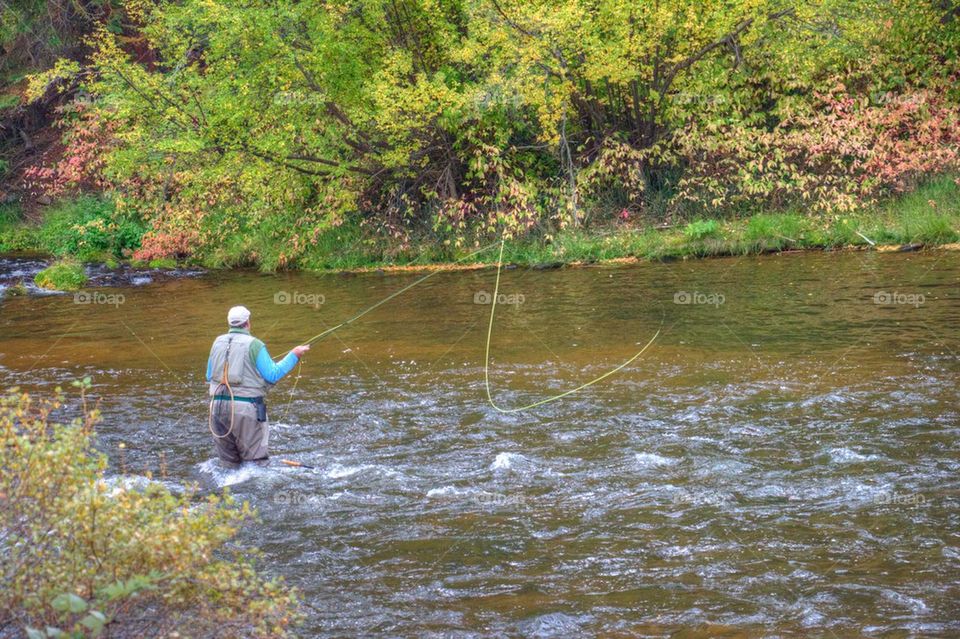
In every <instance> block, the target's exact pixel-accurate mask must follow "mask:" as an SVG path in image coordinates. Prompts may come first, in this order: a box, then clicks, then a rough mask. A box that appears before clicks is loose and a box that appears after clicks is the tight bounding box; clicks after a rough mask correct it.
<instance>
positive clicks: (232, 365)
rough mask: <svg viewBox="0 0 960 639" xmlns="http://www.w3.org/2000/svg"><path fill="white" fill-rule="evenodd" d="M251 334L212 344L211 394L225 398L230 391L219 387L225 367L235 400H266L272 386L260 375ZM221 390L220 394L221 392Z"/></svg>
mask: <svg viewBox="0 0 960 639" xmlns="http://www.w3.org/2000/svg"><path fill="white" fill-rule="evenodd" d="M257 341H259V340H257V338H256V337H253V336H252V335H250V334H249V333H240V332H237V333H227V334H225V335H221V336H220V337H218V338H217V339H215V340H214V341H213V347H212V348H211V349H210V371H211V381H210V394H211V395H214V394H217V393H218V392H219V393H220V394H223V395H227V394H229V391H228V390H227V389H226V388H224V387H222V386H220V384H221V383H222V381H223V374H224V364H226V365H227V366H226V371H227V381H229V382H230V388H231V389H233V394H234V396H235V397H263V395H264V393H266V392H267V389H268V388H270V386H271V385H270V384H268V383H267V380H265V379H263V376H262V375H260V373H259V371H257V365H256V362H255V361H254V360H253V353H252V350H253V349H252V348H251V346H252V345H253V344H254V342H257ZM218 389H219V390H218Z"/></svg>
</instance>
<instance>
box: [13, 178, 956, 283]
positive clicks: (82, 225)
mask: <svg viewBox="0 0 960 639" xmlns="http://www.w3.org/2000/svg"><path fill="white" fill-rule="evenodd" d="M107 207H108V205H107V204H104V203H103V201H102V200H98V199H95V198H89V197H88V198H86V199H85V200H76V201H73V202H68V203H64V204H62V205H61V206H59V207H54V208H53V209H52V211H51V212H50V213H48V214H47V215H46V216H44V218H43V220H42V221H41V222H39V223H33V224H29V223H23V222H21V221H19V220H18V219H17V218H16V216H15V215H12V214H11V213H10V211H9V209H8V210H7V211H6V215H5V216H4V217H0V250H2V251H8V252H9V251H24V250H32V251H42V252H44V253H45V254H47V255H49V256H50V257H51V258H59V259H66V260H68V261H73V262H94V263H100V264H105V265H106V266H108V267H116V266H118V265H120V264H121V263H128V264H131V265H133V266H140V267H154V268H158V267H159V268H170V267H174V266H176V265H177V262H176V261H173V260H169V259H167V260H152V261H149V262H146V261H139V262H138V261H136V260H130V259H128V258H124V257H122V255H124V254H129V253H130V248H131V247H133V246H135V245H136V242H137V239H138V236H137V233H138V229H137V228H136V226H135V224H133V223H130V224H127V225H126V226H123V227H116V228H112V229H110V228H105V227H104V225H103V224H102V223H101V220H100V218H99V217H98V216H102V217H103V218H107V217H109V216H110V215H112V212H111V211H110V210H108V208H107ZM139 232H140V233H142V232H143V231H142V230H140V231H139ZM958 241H960V179H958V178H956V177H954V176H945V177H940V178H937V179H933V180H931V181H929V182H927V183H926V184H923V185H922V186H920V187H919V188H917V189H916V190H915V191H913V192H911V193H908V194H905V195H902V196H900V197H897V198H891V199H890V200H888V201H886V202H883V203H881V204H879V205H877V206H875V207H871V208H866V209H863V210H860V211H855V212H850V213H848V214H841V215H833V216H823V215H808V214H805V213H804V212H801V211H781V212H771V213H756V214H753V215H749V216H744V217H731V218H727V219H713V218H700V219H693V220H690V221H686V222H683V223H678V224H674V225H670V226H663V225H661V226H657V225H654V224H652V223H644V222H631V221H629V220H628V221H626V222H624V223H622V224H619V225H616V226H606V227H598V228H590V229H578V230H568V231H562V232H559V233H557V234H556V235H549V234H546V233H539V234H531V235H530V236H527V237H524V238H520V239H517V240H509V241H507V243H506V245H505V247H504V253H503V260H504V263H507V264H512V265H516V266H521V267H534V268H550V267H559V266H566V265H589V264H604V263H629V262H636V261H646V260H674V259H689V258H700V257H714V256H731V255H751V254H761V253H772V252H782V251H794V250H841V249H843V250H878V251H895V250H916V249H918V248H921V247H923V248H929V247H944V248H947V249H951V248H956V244H957V243H958ZM486 242H488V243H489V246H488V248H487V249H486V250H482V251H479V252H477V251H478V249H479V248H480V247H482V246H483V243H481V242H480V241H477V242H475V243H474V245H472V246H463V247H459V248H456V247H454V245H453V244H454V243H453V242H452V241H451V239H450V238H443V237H440V236H436V235H432V236H430V237H422V238H420V239H415V240H409V241H407V242H406V243H404V244H398V243H395V242H387V241H385V240H377V239H375V238H369V237H366V236H365V234H364V231H363V230H362V229H361V227H360V225H359V224H351V223H345V224H343V225H341V226H339V227H336V228H332V229H330V230H328V231H327V232H326V233H323V234H321V235H319V236H318V238H317V241H316V242H315V243H314V244H313V245H312V246H311V248H310V250H309V251H307V252H306V253H305V255H304V256H303V257H302V258H300V259H299V260H298V261H297V263H296V264H292V265H291V264H286V265H284V266H281V265H280V263H279V262H278V260H277V259H276V258H275V257H273V256H275V255H276V254H277V253H278V251H281V250H282V246H280V247H278V246H276V244H277V243H276V242H275V241H274V242H273V244H271V243H270V242H269V241H268V240H267V239H265V238H259V237H253V238H252V239H250V240H249V241H247V242H245V243H243V244H242V246H241V245H237V246H235V247H230V246H223V247H218V248H217V249H216V250H214V251H211V252H209V253H206V254H202V255H196V256H193V257H191V258H188V259H185V260H183V261H182V262H181V265H188V266H202V267H205V268H214V269H222V268H237V267H255V268H258V269H260V270H263V271H275V270H303V271H312V272H331V271H333V272H343V271H350V272H367V271H383V272H388V271H389V272H402V271H411V270H424V269H441V270H467V269H476V268H484V267H488V266H492V265H495V264H496V263H497V258H498V255H499V252H498V248H499V243H498V242H496V238H493V237H490V238H486ZM474 252H475V254H474V255H471V253H474Z"/></svg>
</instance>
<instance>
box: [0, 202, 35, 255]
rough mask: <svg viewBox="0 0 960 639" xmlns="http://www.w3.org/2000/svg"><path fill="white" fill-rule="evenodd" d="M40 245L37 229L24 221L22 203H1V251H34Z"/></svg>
mask: <svg viewBox="0 0 960 639" xmlns="http://www.w3.org/2000/svg"><path fill="white" fill-rule="evenodd" d="M38 247H39V244H38V241H37V234H36V229H35V228H33V227H32V226H28V225H26V224H24V223H23V221H22V220H21V214H20V205H19V204H17V203H11V204H2V205H0V251H32V250H36V249H37V248H38Z"/></svg>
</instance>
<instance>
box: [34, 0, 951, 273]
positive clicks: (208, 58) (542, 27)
mask: <svg viewBox="0 0 960 639" xmlns="http://www.w3.org/2000/svg"><path fill="white" fill-rule="evenodd" d="M948 10H949V7H947V6H945V5H938V4H937V3H905V2H892V3H891V2H886V1H885V0H816V1H815V2H810V3H804V4H800V5H792V4H785V3H784V2H783V1H782V0H756V1H749V2H748V1H742V0H738V1H736V2H728V1H720V0H709V1H707V2H704V1H703V0H696V1H694V0H682V1H679V2H671V3H623V2H620V1H617V0H599V1H593V0H591V1H589V2H588V1H586V0H561V1H559V2H557V1H555V0H550V1H546V0H535V1H528V0H497V1H492V0H441V1H439V2H438V1H437V0H401V1H399V2H396V1H394V0H389V1H388V0H337V1H336V2H331V3H326V4H324V6H323V8H322V10H317V8H316V7H314V6H312V5H310V4H309V3H293V2H286V1H284V2H279V3H273V4H270V3H259V2H253V3H241V4H237V3H226V4H224V3H210V2H205V1H203V0H184V1H183V2H178V3H159V4H156V3H147V2H142V1H141V0H128V1H127V2H125V3H123V12H122V14H123V15H126V16H129V17H130V20H131V21H132V24H134V25H135V26H136V27H137V28H138V29H139V36H140V40H138V49H137V52H136V53H135V54H132V53H131V51H130V50H129V47H128V46H127V42H128V40H127V38H126V36H118V31H117V29H116V28H114V27H115V26H116V25H113V26H111V25H105V28H102V29H100V30H99V31H98V32H97V34H96V35H95V37H94V38H93V40H92V42H93V45H94V53H93V58H92V70H93V71H95V73H93V74H91V76H90V77H91V78H92V81H91V82H89V83H88V86H87V88H88V89H90V90H91V91H93V93H94V94H95V95H96V96H97V100H96V101H95V105H94V109H95V111H96V117H95V118H94V119H93V120H91V121H94V120H95V121H97V122H100V123H102V126H97V127H93V128H95V129H96V131H98V132H99V133H98V134H103V135H107V134H109V135H110V136H111V140H110V143H109V144H104V145H102V146H97V147H96V148H97V149H101V148H102V153H98V154H95V155H94V154H83V153H78V154H77V155H76V156H75V157H76V158H77V163H78V164H84V165H86V164H89V165H93V164H94V163H95V162H102V163H103V166H102V167H99V166H97V167H95V168H97V171H98V172H100V173H102V174H103V176H104V178H105V179H106V180H107V181H108V182H109V183H110V184H112V185H113V186H114V188H115V189H116V192H117V194H118V195H117V197H118V203H119V204H121V205H122V206H121V207H120V209H119V210H128V209H129V208H132V209H134V210H139V211H143V212H144V213H145V215H146V217H147V218H148V221H149V223H150V226H151V228H150V231H149V232H148V233H146V235H145V236H144V238H143V244H142V246H141V247H140V249H139V251H138V255H137V256H138V257H139V258H141V259H153V258H156V257H177V258H182V257H187V256H190V255H193V256H195V257H197V258H199V259H202V260H203V261H206V262H213V263H223V264H257V265H260V266H261V267H263V268H283V267H286V266H290V265H295V264H297V263H298V262H300V261H316V260H315V259H314V258H313V257H312V253H313V251H314V248H313V247H314V246H315V245H316V242H317V241H318V237H319V236H321V235H323V234H325V233H326V232H327V231H328V230H329V229H332V228H336V227H337V226H338V225H340V224H344V223H347V222H348V219H347V218H352V217H357V216H359V217H360V218H361V219H363V220H364V227H363V232H364V234H365V235H366V236H367V238H373V239H374V240H383V239H387V240H390V241H392V242H393V243H394V244H397V245H399V246H401V247H404V246H410V245H412V244H411V243H412V241H413V240H414V238H416V237H417V236H418V235H419V234H424V233H430V232H433V233H436V234H438V235H440V236H443V237H444V238H445V239H446V238H450V239H451V240H452V242H453V243H454V245H455V246H467V245H469V244H471V243H472V242H475V241H477V240H478V239H480V238H481V237H482V236H490V235H493V234H497V233H500V232H505V233H506V234H507V235H508V236H510V237H518V236H521V235H525V234H538V233H543V234H545V235H550V234H552V233H556V232H557V231H561V230H564V229H568V228H578V227H583V226H587V225H591V224H596V223H597V222H604V221H610V220H611V219H613V218H614V217H617V218H618V219H619V218H620V216H621V215H626V216H627V217H630V219H644V218H651V217H653V216H658V217H661V218H663V217H666V218H668V219H669V218H675V217H676V216H678V214H682V213H683V212H684V209H685V207H687V206H688V204H689V203H690V202H693V203H695V204H697V205H698V207H699V208H698V210H701V211H702V210H703V205H706V206H707V207H709V208H717V209H723V210H724V211H725V212H729V211H739V212H742V211H744V210H757V209H758V208H760V207H761V206H762V207H763V208H766V209H769V208H782V207H784V206H789V205H791V204H795V202H793V201H792V200H793V199H796V198H808V199H809V201H810V202H811V203H812V204H813V205H815V206H817V207H819V208H822V209H824V210H833V209H841V210H853V209H855V208H856V207H857V206H858V205H859V200H858V198H860V197H864V198H872V197H873V196H874V195H877V194H886V192H897V191H898V190H902V189H903V187H904V186H906V185H910V184H912V182H913V181H914V180H916V179H917V176H918V175H923V174H924V172H925V171H930V170H935V169H936V170H945V169H948V168H950V167H951V166H954V165H956V154H955V153H953V154H951V153H950V152H949V151H950V149H951V148H952V146H951V145H952V144H953V143H952V142H951V141H950V140H951V139H952V138H951V135H953V134H952V133H951V131H954V130H955V127H954V126H953V123H954V122H955V115H956V113H957V109H956V108H955V107H956V96H955V95H953V93H955V91H954V89H953V88H952V87H953V85H954V84H955V83H953V82H951V81H950V75H949V74H950V73H951V71H950V69H951V68H952V67H951V66H950V65H949V64H944V61H945V60H948V59H954V60H955V59H956V53H957V49H958V43H960V29H958V27H957V24H956V23H957V22H958V21H957V20H943V19H941V18H943V17H944V15H945V14H946V13H947V12H948ZM144 51H146V52H149V55H145V54H144ZM950 56H953V58H950ZM156 60H162V61H164V62H163V63H162V64H155V61H156ZM75 70H76V69H75V68H74V67H71V66H70V65H69V64H67V63H64V64H62V65H60V66H59V67H56V68H55V69H54V70H52V71H51V72H50V73H51V74H53V75H56V76H57V77H59V76H62V75H64V74H69V73H72V72H74V71H75ZM48 75H50V74H48ZM41 79H42V78H41ZM41 84H44V82H41ZM951 95H952V96H953V97H951ZM878 96H879V97H878ZM884 96H885V97H884ZM875 98H876V99H875ZM881 98H882V99H881ZM900 98H905V100H902V101H899V102H898V100H900ZM871 101H873V102H871ZM874 102H876V103H874ZM861 103H862V104H861ZM881 103H882V104H881ZM903 127H907V130H909V131H912V132H919V133H921V134H923V135H926V136H927V138H923V139H922V140H920V139H919V138H918V140H919V141H918V142H916V143H915V144H914V145H913V146H910V145H905V144H900V145H899V146H898V145H897V144H896V143H895V142H896V140H897V137H896V136H897V132H898V131H900V130H901V129H902V128H903ZM79 146H83V145H82V144H81V145H79ZM914 147H917V148H918V149H919V147H923V148H927V147H929V149H928V151H927V152H917V149H914ZM921 150H922V149H921ZM851 158H853V159H852V160H851ZM911 158H912V161H907V160H911ZM888 160H889V162H888ZM74 168H77V167H74ZM88 168H89V167H88ZM69 174H70V175H85V174H86V173H85V172H84V171H83V170H79V169H78V170H75V171H72V172H69ZM885 189H886V191H885ZM671 221H673V220H672V219H671ZM691 239H693V240H695V241H701V240H707V239H710V237H709V236H703V237H701V238H691Z"/></svg>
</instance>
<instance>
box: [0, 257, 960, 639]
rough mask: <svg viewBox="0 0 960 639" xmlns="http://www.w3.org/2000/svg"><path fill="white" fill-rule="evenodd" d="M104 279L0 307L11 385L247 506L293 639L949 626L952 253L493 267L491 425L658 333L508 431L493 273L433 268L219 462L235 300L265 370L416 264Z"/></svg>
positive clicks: (957, 578) (24, 265)
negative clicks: (295, 600)
mask: <svg viewBox="0 0 960 639" xmlns="http://www.w3.org/2000/svg"><path fill="white" fill-rule="evenodd" d="M38 266H39V265H38V263H36V262H31V261H29V260H14V259H8V260H5V261H3V262H2V264H0V282H6V283H8V284H9V283H10V282H11V281H14V280H16V279H17V278H19V277H23V276H24V275H27V276H28V275H29V274H30V273H32V272H34V271H35V269H36V268H38ZM94 275H95V278H94V280H93V283H94V285H97V288H91V289H89V291H90V292H91V293H90V294H88V296H87V297H86V298H84V297H82V296H81V298H80V299H77V298H75V297H74V296H73V295H37V294H30V295H27V296H21V297H10V298H7V299H4V300H3V301H2V302H0V383H2V384H3V385H4V386H12V385H20V386H21V387H23V388H26V389H31V390H36V391H44V390H49V389H52V388H53V387H54V386H56V385H58V384H59V385H63V386H64V387H65V388H67V387H68V382H69V380H71V379H74V378H77V377H79V376H83V375H90V376H92V378H93V383H94V389H93V393H94V395H96V396H97V397H100V398H102V409H103V414H104V418H103V423H102V424H101V426H100V427H99V432H100V438H99V440H98V446H99V447H100V448H102V449H103V450H104V451H106V452H107V453H109V454H110V456H111V463H112V467H113V470H112V472H114V473H123V474H127V475H139V474H143V473H145V472H146V471H152V472H153V473H154V474H155V475H157V476H160V475H163V476H165V477H166V478H167V481H168V482H169V483H171V484H173V483H179V482H199V483H200V484H201V485H202V486H204V487H206V488H217V487H220V486H224V485H229V486H230V490H231V491H232V492H233V493H234V494H236V495H238V496H240V497H242V498H243V499H247V500H249V501H250V502H251V504H252V505H253V506H255V507H256V508H257V509H258V511H259V513H260V521H259V522H257V523H253V524H251V525H249V526H248V527H247V528H246V529H245V530H244V532H243V533H242V535H241V539H242V541H243V542H246V543H250V544H256V545H258V546H259V547H260V548H261V549H262V550H263V553H264V556H263V561H262V564H261V566H262V568H263V570H264V571H265V572H267V573H269V574H271V575H274V574H276V575H284V576H285V577H286V579H287V580H288V581H289V582H291V583H293V584H295V585H296V586H298V587H299V588H300V589H301V590H302V591H303V595H304V599H305V604H306V612H307V614H308V619H307V622H306V625H305V627H304V628H303V635H304V636H316V637H344V636H370V637H395V636H421V637H481V636H483V637H486V636H510V637H521V636H522V637H572V636H604V637H665V636H675V637H714V636H724V637H728V636H744V637H754V636H755V637H767V636H798V637H799V636H804V637H806V636H838V637H848V636H868V637H907V636H917V637H951V636H952V637H955V636H960V613H958V611H960V474H958V473H960V411H958V390H957V373H958V372H960V355H958V354H960V259H958V257H957V254H956V253H950V252H929V253H909V254H877V253H841V254H801V255H791V254H785V255H780V256H771V257H759V258H758V257H744V258H729V259H712V260H704V261H690V262H675V263H670V264H642V265H635V266H629V267H616V268H613V267H611V268H599V267H598V268H582V269H563V270H558V271H538V270H526V269H516V270H507V271H504V273H503V279H502V282H501V293H502V294H503V297H502V298H501V304H499V305H498V307H497V318H496V324H495V326H494V331H493V339H492V348H491V352H492V358H491V366H490V380H491V386H492V389H493V394H494V397H495V399H496V401H497V403H498V404H500V405H502V406H506V407H510V406H517V405H521V404H526V403H530V402H532V401H535V400H537V399H540V398H543V397H546V396H549V395H551V394H556V393H559V392H562V391H564V390H566V389H568V388H571V387H573V386H576V385H577V384H579V383H581V382H583V381H585V380H587V379H590V378H593V377H596V376H597V375H600V374H602V373H603V372H605V371H607V370H609V369H610V368H612V367H614V366H616V365H617V364H619V363H620V362H622V361H624V360H626V359H627V358H629V357H630V356H631V355H633V353H635V352H636V351H637V350H638V349H639V348H640V347H641V346H642V345H643V344H645V343H646V342H647V340H649V339H650V337H651V336H652V335H653V334H654V332H655V331H656V330H657V329H658V328H661V329H662V330H661V334H660V336H659V338H658V339H657V340H656V341H655V342H654V344H653V346H651V347H650V349H649V350H648V351H647V352H646V353H645V354H644V355H643V356H642V357H641V358H640V359H638V360H637V361H635V362H634V363H632V364H631V365H630V366H628V367H627V368H625V369H624V370H623V371H621V372H619V373H617V374H616V375H614V376H612V377H610V378H608V379H606V380H604V381H603V382H601V383H600V384H597V385H595V386H592V387H590V388H587V389H585V390H584V391H582V392H580V393H577V394H575V395H573V396H571V397H568V398H566V399H564V400H561V401H559V402H555V403H552V404H548V405H546V406H542V407H540V408H537V409H534V410H531V411H528V412H523V413H517V414H506V415H505V414H500V413H498V412H496V411H495V410H493V409H492V408H491V406H490V405H489V404H488V402H487V400H486V395H485V391H484V382H483V380H484V343H485V339H486V331H487V321H488V317H489V311H490V306H489V305H488V304H484V303H483V302H485V301H486V298H488V297H489V294H490V293H492V289H493V282H494V276H495V273H494V271H490V270H483V271H474V272H460V273H443V274H438V275H437V276H435V277H433V278H432V279H430V280H428V281H426V282H424V283H423V284H422V285H420V286H418V287H417V288H415V289H413V290H411V291H409V292H408V293H406V294H404V295H402V296H401V297H398V298H397V299H395V300H393V301H391V302H389V303H388V304H386V305H384V306H383V307H381V308H379V309H377V310H375V311H374V312H372V313H370V314H369V315H367V316H365V317H364V318H363V319H361V320H360V321H358V322H357V323H355V324H352V325H350V326H348V327H346V328H344V329H342V330H340V331H338V332H336V333H335V334H334V335H332V336H331V337H329V338H328V339H326V340H324V341H321V342H319V343H318V344H316V345H315V346H314V348H313V350H312V351H311V352H310V353H309V356H308V357H307V358H306V359H305V362H304V365H303V367H302V370H301V371H300V375H301V377H300V379H299V382H298V383H297V385H296V388H295V390H293V392H291V390H292V389H293V383H292V382H293V376H291V378H288V379H286V380H283V381H282V382H281V383H280V384H279V385H278V386H277V388H275V389H274V390H273V391H272V393H271V394H270V396H269V397H268V403H269V407H270V419H271V422H272V423H273V425H272V432H271V439H270V441H271V453H272V455H273V457H274V461H273V462H272V463H271V464H270V465H268V466H265V467H258V466H253V467H249V468H246V467H245V468H242V469H240V470H228V469H224V468H221V467H220V466H219V464H218V463H217V462H215V461H214V455H213V449H212V443H211V441H210V439H211V438H210V435H209V433H208V431H207V425H206V404H205V400H204V393H205V384H204V381H203V373H204V367H205V362H206V357H207V354H208V351H209V347H210V342H211V341H212V340H213V338H214V337H215V336H216V335H217V334H219V333H220V332H223V329H224V327H225V326H224V325H225V316H226V311H227V309H228V307H230V306H231V305H233V304H241V303H242V304H245V305H247V306H248V307H249V308H250V309H251V310H252V311H253V329H254V330H253V332H254V333H255V334H256V335H258V336H259V337H261V338H262V339H264V340H265V341H266V343H267V345H268V347H269V348H270V350H271V352H272V354H273V355H275V356H276V355H280V354H282V352H283V351H285V350H286V349H288V348H290V347H292V346H294V345H296V344H297V343H299V342H300V341H303V340H305V339H306V338H307V337H309V336H311V335H313V334H316V333H319V332H320V331H321V330H323V329H324V328H326V327H329V326H332V325H334V324H336V323H339V322H340V321H342V320H343V319H345V318H347V317H349V316H351V315H353V314H354V313H356V312H359V311H360V310H362V309H363V308H365V307H368V306H370V305H371V304H374V303H376V302H377V301H379V300H381V299H382V298H384V297H385V296H387V295H389V294H390V293H391V292H393V291H395V290H397V289H399V288H401V287H402V286H404V285H405V284H407V283H409V282H411V281H413V278H414V277H415V276H413V275H386V276H384V275H377V274H364V275H353V276H345V275H322V276H321V275H308V274H287V273H284V274H277V275H264V274H258V273H247V272H229V273H198V272H168V273H124V274H120V275H116V274H113V275H111V274H110V273H108V272H104V271H97V272H95V273H94ZM78 302H80V303H78ZM284 302H289V303H284ZM686 302H689V303H686ZM121 443H123V444H124V445H125V449H124V453H123V454H122V455H121V454H120V450H119V444H121ZM161 453H162V454H163V457H165V459H166V464H165V465H164V464H162V463H161ZM278 458H286V459H293V460H299V461H301V462H304V463H307V464H311V465H314V466H316V469H315V470H312V471H311V470H306V469H296V468H288V467H285V466H281V465H279V464H278V463H277V459H278Z"/></svg>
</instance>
